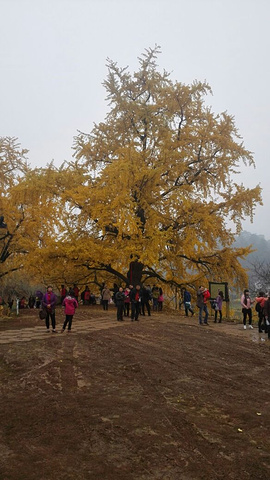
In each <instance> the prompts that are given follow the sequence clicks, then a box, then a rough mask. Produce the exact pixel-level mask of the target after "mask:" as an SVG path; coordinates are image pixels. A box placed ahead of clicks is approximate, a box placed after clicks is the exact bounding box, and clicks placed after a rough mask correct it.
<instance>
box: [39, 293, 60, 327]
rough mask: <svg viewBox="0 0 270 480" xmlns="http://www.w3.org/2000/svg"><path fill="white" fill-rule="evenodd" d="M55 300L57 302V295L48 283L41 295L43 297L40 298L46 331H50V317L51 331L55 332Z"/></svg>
mask: <svg viewBox="0 0 270 480" xmlns="http://www.w3.org/2000/svg"><path fill="white" fill-rule="evenodd" d="M56 302H57V297H56V295H55V293H53V289H52V287H51V285H49V286H48V287H47V292H46V293H45V295H44V296H43V299H42V307H43V308H44V310H45V312H46V319H45V323H46V328H47V332H49V331H50V318H51V322H52V332H53V333H56V330H55V326H56V322H55V306H56Z"/></svg>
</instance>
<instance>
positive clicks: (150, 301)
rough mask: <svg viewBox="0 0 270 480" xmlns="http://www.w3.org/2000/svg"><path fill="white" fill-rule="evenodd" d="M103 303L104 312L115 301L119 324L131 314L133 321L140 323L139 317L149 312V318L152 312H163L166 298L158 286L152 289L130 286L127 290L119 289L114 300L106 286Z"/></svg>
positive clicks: (102, 294) (149, 287) (102, 297)
mask: <svg viewBox="0 0 270 480" xmlns="http://www.w3.org/2000/svg"><path fill="white" fill-rule="evenodd" d="M101 301H102V305H103V309H104V310H108V305H109V303H110V302H111V301H112V302H113V301H114V303H115V305H116V307H117V313H116V317H117V320H118V321H119V322H121V321H123V320H124V318H123V317H129V314H130V318H131V321H133V320H134V321H138V319H139V315H143V316H145V314H146V312H147V314H148V316H151V310H153V311H161V310H162V308H163V302H164V296H163V290H162V288H161V287H158V286H157V285H154V286H153V287H152V288H151V286H150V285H147V286H143V287H141V286H140V285H136V286H133V285H129V286H128V287H126V288H123V287H119V289H118V291H117V292H115V294H114V296H113V299H112V294H111V290H110V289H109V288H108V287H107V285H105V286H104V288H103V290H102V292H101Z"/></svg>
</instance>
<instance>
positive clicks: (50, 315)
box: [41, 285, 78, 333]
mask: <svg viewBox="0 0 270 480" xmlns="http://www.w3.org/2000/svg"><path fill="white" fill-rule="evenodd" d="M62 294H64V292H63V289H62V290H61V304H62V306H63V308H64V313H65V320H64V323H63V326H62V330H61V333H63V332H64V331H65V329H66V327H67V326H68V332H71V326H72V320H73V315H74V313H75V310H76V308H78V300H77V298H76V296H75V292H74V290H73V289H72V288H70V289H69V291H68V292H65V296H64V295H62ZM41 305H42V310H43V311H44V314H45V324H46V329H47V332H49V331H50V320H51V326H52V333H56V320H55V308H56V305H57V296H56V295H55V293H54V292H53V289H52V287H51V286H50V285H49V286H48V287H47V291H46V293H45V294H44V295H43V297H42V302H41Z"/></svg>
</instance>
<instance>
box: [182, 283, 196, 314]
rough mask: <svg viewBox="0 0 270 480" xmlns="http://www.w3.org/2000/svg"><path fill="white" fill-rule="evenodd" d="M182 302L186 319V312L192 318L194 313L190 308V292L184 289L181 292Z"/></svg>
mask: <svg viewBox="0 0 270 480" xmlns="http://www.w3.org/2000/svg"><path fill="white" fill-rule="evenodd" d="M183 302H184V307H185V315H186V317H188V312H190V313H191V315H192V317H193V315H194V311H193V310H192V308H191V295H190V292H189V291H188V290H187V289H186V288H185V289H184V291H183Z"/></svg>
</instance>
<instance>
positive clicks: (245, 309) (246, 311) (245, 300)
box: [240, 288, 254, 330]
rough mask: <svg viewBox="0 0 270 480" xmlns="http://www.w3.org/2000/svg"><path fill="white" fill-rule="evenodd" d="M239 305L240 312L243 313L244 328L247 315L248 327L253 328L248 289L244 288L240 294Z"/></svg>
mask: <svg viewBox="0 0 270 480" xmlns="http://www.w3.org/2000/svg"><path fill="white" fill-rule="evenodd" d="M240 301H241V306H242V313H243V324H244V330H246V328H247V326H246V322H247V317H248V323H249V328H253V326H252V310H251V305H252V303H254V302H252V301H251V298H250V295H249V290H248V289H247V288H246V289H245V290H244V292H243V295H242V296H241V300H240Z"/></svg>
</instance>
